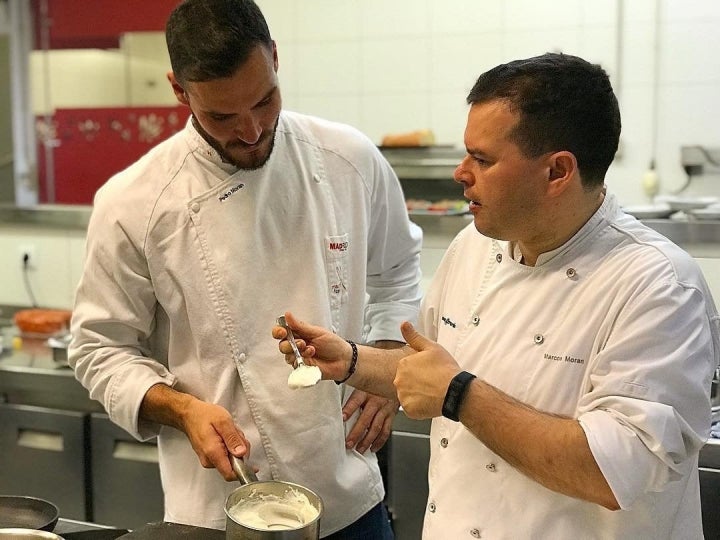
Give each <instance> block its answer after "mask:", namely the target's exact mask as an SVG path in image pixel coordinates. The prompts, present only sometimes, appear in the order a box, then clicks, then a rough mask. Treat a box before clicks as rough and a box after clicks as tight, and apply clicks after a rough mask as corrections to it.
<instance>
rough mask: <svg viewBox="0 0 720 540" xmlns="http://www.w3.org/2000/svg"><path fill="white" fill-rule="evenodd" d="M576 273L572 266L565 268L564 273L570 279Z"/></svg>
mask: <svg viewBox="0 0 720 540" xmlns="http://www.w3.org/2000/svg"><path fill="white" fill-rule="evenodd" d="M576 274H577V272H576V271H575V269H574V268H568V269H567V270H565V275H566V276H567V277H569V278H571V279H572V278H574V277H575V275H576Z"/></svg>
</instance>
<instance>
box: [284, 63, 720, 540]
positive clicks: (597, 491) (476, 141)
mask: <svg viewBox="0 0 720 540" xmlns="http://www.w3.org/2000/svg"><path fill="white" fill-rule="evenodd" d="M468 103H469V104H470V111H469V113H468V120H467V127H466V130H465V146H466V149H467V155H466V157H465V158H464V159H463V161H462V162H461V163H460V165H459V166H458V167H457V169H456V171H455V180H456V181H457V182H459V183H460V184H461V185H462V186H463V189H464V194H465V197H466V198H467V199H468V200H469V201H470V212H471V213H472V214H473V224H471V225H469V226H468V227H467V228H465V229H464V230H463V231H461V232H460V233H459V234H458V235H457V237H456V238H455V239H454V241H453V242H452V244H451V245H450V247H449V248H448V250H447V253H446V255H445V257H444V259H443V261H442V263H441V264H440V267H439V268H438V270H437V272H436V274H435V275H434V277H433V281H432V284H431V286H430V289H429V291H428V293H427V295H426V296H425V298H424V300H423V304H422V307H421V316H420V327H419V330H420V332H422V334H421V333H419V332H418V331H416V330H415V329H414V328H413V326H412V324H410V323H408V322H406V323H403V326H402V331H403V336H404V337H405V340H406V342H407V345H406V346H405V347H403V348H401V349H398V350H395V351H377V350H372V349H368V348H366V347H362V346H355V345H352V344H350V343H348V342H346V341H344V340H343V339H342V338H340V337H339V336H337V335H335V334H333V333H331V332H328V331H327V330H325V329H324V328H322V326H314V325H310V324H307V323H304V322H301V321H300V320H298V319H297V318H295V317H293V316H292V314H291V313H289V312H288V313H286V320H287V322H288V323H289V325H290V327H291V328H292V330H293V331H294V332H295V335H296V337H299V338H300V341H299V347H300V349H302V350H303V351H304V352H303V355H304V356H305V357H306V363H308V364H316V365H318V366H320V368H321V370H322V372H323V378H326V379H344V378H346V377H347V375H348V374H350V377H349V379H348V382H350V383H351V384H353V385H354V386H356V387H358V388H364V389H366V390H368V391H373V392H377V393H380V394H383V395H386V396H397V397H398V398H399V400H400V402H401V404H402V406H403V409H404V410H405V412H406V413H407V414H408V415H409V416H411V417H413V418H432V419H433V424H432V430H431V435H430V442H431V459H430V468H429V486H430V492H429V500H428V505H427V508H426V513H425V525H424V533H423V537H424V538H426V539H428V540H434V539H436V538H468V537H474V538H508V539H509V538H513V539H514V538H548V539H560V538H561V539H570V538H572V539H575V538H583V539H589V538H593V539H595V538H602V539H608V540H610V539H613V540H614V539H619V538H623V539H633V540H636V539H648V540H650V539H656V538H666V539H685V538H702V535H703V533H702V523H701V515H700V491H699V482H698V469H697V467H698V453H699V450H700V448H701V446H702V445H703V443H704V441H705V439H706V437H707V435H708V432H709V428H710V381H711V377H712V373H713V370H714V368H715V366H716V365H717V364H718V360H719V359H720V339H719V330H718V326H719V324H720V322H719V317H718V313H717V310H716V308H715V305H714V303H713V299H712V297H711V294H710V292H709V290H708V287H707V284H706V283H705V280H704V279H703V276H702V274H701V271H700V269H699V268H698V266H697V264H696V263H695V261H693V259H692V258H691V257H690V256H689V255H688V254H687V253H686V252H684V251H683V250H681V249H680V248H678V247H677V246H675V245H674V244H672V243H671V242H670V241H669V240H667V239H666V238H664V237H663V236H661V235H660V234H658V233H657V232H655V231H653V230H651V229H649V228H648V227H646V226H645V225H643V224H642V223H640V222H638V221H637V220H636V219H635V218H633V217H631V216H629V215H627V214H625V213H624V212H623V211H622V210H621V209H620V207H619V205H618V202H617V200H616V199H615V197H614V196H612V195H611V194H608V193H607V191H606V188H605V186H604V185H603V178H604V176H605V173H606V171H607V169H608V167H609V166H610V163H611V162H612V159H613V155H614V153H615V151H616V149H617V145H618V139H619V135H620V114H619V109H618V103H617V100H616V98H615V96H614V94H613V92H612V88H611V85H610V81H609V80H608V77H607V74H606V73H605V72H604V71H603V70H602V68H600V67H599V66H597V65H593V64H590V63H589V62H586V61H585V60H582V59H580V58H577V57H574V56H570V55H564V54H545V55H542V56H539V57H535V58H529V59H526V60H518V61H515V62H510V63H508V64H505V65H501V66H498V67H496V68H494V69H491V70H490V71H488V72H487V73H485V74H483V75H481V76H480V77H479V78H478V80H477V82H476V84H475V86H474V88H473V89H472V91H471V92H470V94H469V97H468ZM478 233H479V234H478ZM313 322H314V321H313ZM273 336H274V337H275V338H276V339H280V340H281V343H280V350H281V351H282V352H283V353H285V354H287V353H288V352H289V346H288V344H287V342H286V341H285V330H284V329H282V328H279V327H275V328H273ZM354 349H357V350H354ZM286 360H287V361H288V362H292V361H293V359H292V358H291V357H290V356H287V357H286Z"/></svg>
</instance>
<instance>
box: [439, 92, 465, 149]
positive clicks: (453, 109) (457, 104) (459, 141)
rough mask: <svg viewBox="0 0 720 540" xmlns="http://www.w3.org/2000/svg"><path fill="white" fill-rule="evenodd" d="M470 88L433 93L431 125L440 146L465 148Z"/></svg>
mask: <svg viewBox="0 0 720 540" xmlns="http://www.w3.org/2000/svg"><path fill="white" fill-rule="evenodd" d="M470 88H471V87H468V88H467V90H464V89H463V90H456V91H452V92H443V93H438V92H433V94H432V96H430V120H429V125H430V126H431V127H432V129H433V132H434V133H435V140H436V142H437V143H438V144H450V145H452V146H457V147H458V148H464V147H465V145H464V143H463V136H464V133H465V124H466V123H467V114H468V110H469V105H468V104H467V102H466V101H465V99H466V97H467V94H468V92H469V91H470Z"/></svg>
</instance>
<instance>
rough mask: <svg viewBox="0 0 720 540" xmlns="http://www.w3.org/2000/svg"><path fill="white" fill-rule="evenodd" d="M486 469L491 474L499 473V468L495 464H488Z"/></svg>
mask: <svg viewBox="0 0 720 540" xmlns="http://www.w3.org/2000/svg"><path fill="white" fill-rule="evenodd" d="M485 468H486V469H487V470H488V471H490V472H497V467H496V466H495V464H494V463H488V464H487V465H485Z"/></svg>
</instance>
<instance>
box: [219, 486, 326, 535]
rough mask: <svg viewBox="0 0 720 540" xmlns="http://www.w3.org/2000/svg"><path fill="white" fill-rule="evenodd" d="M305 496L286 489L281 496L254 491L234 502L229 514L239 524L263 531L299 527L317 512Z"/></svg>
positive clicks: (311, 519) (315, 516)
mask: <svg viewBox="0 0 720 540" xmlns="http://www.w3.org/2000/svg"><path fill="white" fill-rule="evenodd" d="M318 513H319V512H318V509H317V508H315V507H314V506H313V505H312V504H311V503H310V501H309V500H308V498H307V496H305V495H304V494H302V493H300V492H298V491H296V490H294V489H288V490H287V491H286V492H285V493H284V494H283V496H277V495H261V494H258V493H257V492H255V491H253V492H251V493H250V495H249V496H248V497H247V498H245V499H242V500H240V501H238V502H237V503H235V504H234V505H233V506H232V507H231V508H230V510H228V514H229V515H230V517H231V518H232V519H233V520H234V521H235V522H236V523H239V524H240V525H243V526H245V527H252V528H253V529H260V530H266V531H271V530H272V531H274V530H292V529H300V528H302V527H304V526H305V525H307V524H308V523H310V522H312V521H313V520H314V519H315V518H317V516H318Z"/></svg>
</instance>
